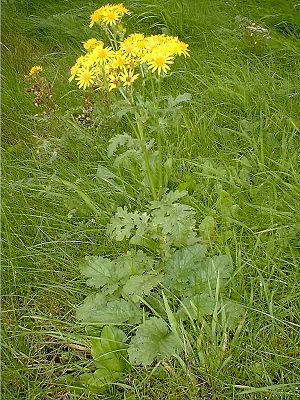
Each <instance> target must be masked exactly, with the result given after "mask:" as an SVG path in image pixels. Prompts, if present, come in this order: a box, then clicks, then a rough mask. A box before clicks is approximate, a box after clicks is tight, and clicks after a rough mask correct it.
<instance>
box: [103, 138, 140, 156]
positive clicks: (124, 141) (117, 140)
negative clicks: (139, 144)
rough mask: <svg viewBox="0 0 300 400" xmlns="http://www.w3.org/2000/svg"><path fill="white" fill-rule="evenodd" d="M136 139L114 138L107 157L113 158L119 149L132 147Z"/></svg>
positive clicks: (110, 143)
mask: <svg viewBox="0 0 300 400" xmlns="http://www.w3.org/2000/svg"><path fill="white" fill-rule="evenodd" d="M134 140H135V139H133V137H131V136H130V135H116V136H114V137H113V138H111V139H110V141H109V145H108V149H107V155H108V157H111V156H113V155H114V154H115V152H116V150H117V149H118V147H121V146H124V145H127V146H128V147H131V145H132V144H133V142H134Z"/></svg>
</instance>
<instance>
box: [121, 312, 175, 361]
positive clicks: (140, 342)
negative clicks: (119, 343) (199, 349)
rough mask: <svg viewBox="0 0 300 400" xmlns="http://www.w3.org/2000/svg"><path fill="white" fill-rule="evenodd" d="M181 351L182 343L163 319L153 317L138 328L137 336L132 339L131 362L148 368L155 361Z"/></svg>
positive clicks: (130, 348)
mask: <svg viewBox="0 0 300 400" xmlns="http://www.w3.org/2000/svg"><path fill="white" fill-rule="evenodd" d="M179 349H180V343H179V342H178V339H177V338H176V335H175V334H174V333H172V332H170V330H169V328H168V325H167V323H166V322H165V321H164V320H163V319H161V318H157V317H151V318H149V319H148V320H146V321H145V322H144V323H143V324H141V325H140V326H139V327H138V328H137V330H136V335H135V336H134V337H133V338H132V339H131V342H130V345H129V348H128V355H129V361H130V362H131V364H133V365H143V366H147V365H150V364H152V363H153V362H154V361H155V360H163V359H164V358H168V357H170V356H172V355H175V354H177V353H178V351H179Z"/></svg>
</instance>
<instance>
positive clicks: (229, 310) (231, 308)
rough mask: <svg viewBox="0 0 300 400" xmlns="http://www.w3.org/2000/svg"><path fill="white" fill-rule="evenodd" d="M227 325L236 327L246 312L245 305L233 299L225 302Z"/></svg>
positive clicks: (231, 327)
mask: <svg viewBox="0 0 300 400" xmlns="http://www.w3.org/2000/svg"><path fill="white" fill-rule="evenodd" d="M224 308H225V315H226V325H227V326H228V327H229V328H230V329H234V328H236V327H237V325H238V324H239V323H240V321H241V320H242V318H243V315H244V314H245V307H244V306H243V305H242V304H240V303H238V302H237V301H233V300H226V301H225V303H224Z"/></svg>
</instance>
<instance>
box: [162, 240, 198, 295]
mask: <svg viewBox="0 0 300 400" xmlns="http://www.w3.org/2000/svg"><path fill="white" fill-rule="evenodd" d="M205 251H206V249H205V246H203V245H201V244H194V245H193V246H188V247H185V248H183V249H180V250H176V251H175V252H174V253H173V254H172V256H171V257H170V259H169V260H168V261H167V262H166V265H165V277H164V280H163V284H164V285H165V286H166V287H167V288H169V289H170V290H174V291H175V293H177V294H181V295H183V296H184V295H185V291H186V289H187V288H188V287H190V285H191V283H192V282H193V284H194V283H195V282H194V281H195V276H196V271H197V270H198V269H201V268H203V264H204V263H205Z"/></svg>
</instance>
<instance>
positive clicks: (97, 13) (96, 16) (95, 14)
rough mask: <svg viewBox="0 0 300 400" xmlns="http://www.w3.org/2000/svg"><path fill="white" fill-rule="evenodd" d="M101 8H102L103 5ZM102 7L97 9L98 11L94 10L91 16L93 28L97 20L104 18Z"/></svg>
mask: <svg viewBox="0 0 300 400" xmlns="http://www.w3.org/2000/svg"><path fill="white" fill-rule="evenodd" d="M101 8H102V7H101ZM101 8H99V9H98V10H96V11H94V12H93V14H92V15H91V16H90V20H91V22H90V25H89V27H90V28H92V26H93V25H94V24H95V23H96V22H98V21H100V20H101V18H102V10H101Z"/></svg>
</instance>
